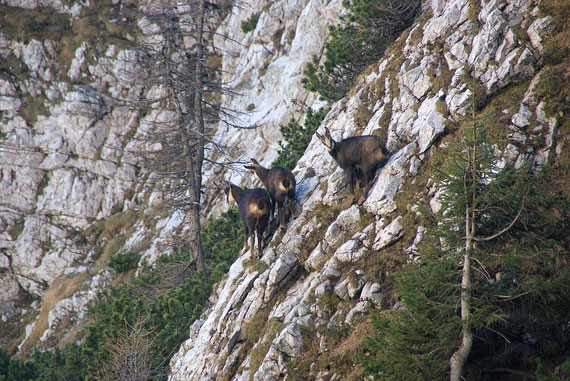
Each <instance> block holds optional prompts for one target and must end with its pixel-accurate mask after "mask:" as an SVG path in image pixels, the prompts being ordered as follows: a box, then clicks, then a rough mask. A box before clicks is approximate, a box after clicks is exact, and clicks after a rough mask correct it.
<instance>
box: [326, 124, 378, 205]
mask: <svg viewBox="0 0 570 381" xmlns="http://www.w3.org/2000/svg"><path fill="white" fill-rule="evenodd" d="M317 137H318V138H319V139H320V140H321V141H322V142H323V144H324V145H325V146H326V147H327V148H328V150H329V153H330V155H331V156H332V157H333V159H334V160H335V161H336V162H337V163H338V165H339V166H340V167H341V168H342V169H344V172H345V173H346V174H347V175H348V178H349V184H350V193H351V194H352V195H353V196H354V185H355V183H356V182H357V181H360V186H361V187H362V188H365V189H364V191H363V193H362V196H361V197H360V200H359V203H361V202H363V201H364V200H365V199H366V196H367V195H368V192H369V191H370V187H371V186H372V179H373V178H374V175H375V173H376V169H377V168H378V165H379V164H380V162H382V161H383V160H384V159H385V158H386V156H387V151H386V147H385V146H384V143H383V142H382V140H381V139H380V138H379V137H378V136H374V135H362V136H353V137H350V138H347V139H344V140H341V141H340V142H337V141H335V140H334V139H333V138H332V137H331V133H330V131H329V129H328V128H326V127H325V135H320V134H319V133H317Z"/></svg>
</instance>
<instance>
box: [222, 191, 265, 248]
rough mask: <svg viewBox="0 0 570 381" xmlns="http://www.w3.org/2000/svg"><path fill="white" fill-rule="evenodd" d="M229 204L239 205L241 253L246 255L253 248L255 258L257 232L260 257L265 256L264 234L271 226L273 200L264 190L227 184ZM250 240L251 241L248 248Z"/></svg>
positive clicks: (226, 192)
mask: <svg viewBox="0 0 570 381" xmlns="http://www.w3.org/2000/svg"><path fill="white" fill-rule="evenodd" d="M224 193H225V194H226V201H227V203H228V204H232V203H233V202H235V203H236V204H237V205H238V211H239V216H240V218H241V222H242V223H243V234H244V244H243V249H242V251H241V253H242V254H244V253H246V252H247V250H248V249H249V248H250V247H251V254H252V257H255V245H254V243H255V232H257V244H258V247H259V257H261V256H262V254H263V247H262V241H263V232H264V231H265V228H267V225H268V224H269V212H270V209H271V198H270V197H269V194H268V193H267V191H266V190H265V189H263V188H254V189H248V190H243V189H242V188H240V187H238V186H237V185H235V184H232V183H227V184H226V186H225V188H224ZM248 238H249V239H250V240H251V242H250V245H249V246H248V244H247V241H248Z"/></svg>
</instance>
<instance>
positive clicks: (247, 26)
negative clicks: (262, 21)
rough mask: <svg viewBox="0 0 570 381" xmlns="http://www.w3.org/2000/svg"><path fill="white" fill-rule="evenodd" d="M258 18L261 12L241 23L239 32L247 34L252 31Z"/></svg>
mask: <svg viewBox="0 0 570 381" xmlns="http://www.w3.org/2000/svg"><path fill="white" fill-rule="evenodd" d="M259 16H261V12H258V13H254V14H252V15H251V16H250V17H249V18H248V19H247V20H246V21H242V22H241V30H242V31H243V32H244V33H249V32H251V31H252V30H254V29H255V27H256V26H257V22H258V21H259Z"/></svg>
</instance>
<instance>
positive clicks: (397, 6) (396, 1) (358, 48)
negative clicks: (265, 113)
mask: <svg viewBox="0 0 570 381" xmlns="http://www.w3.org/2000/svg"><path fill="white" fill-rule="evenodd" d="M343 6H344V7H345V8H346V9H347V10H348V15H347V16H343V17H341V20H340V21H341V22H340V25H338V26H332V27H330V28H329V37H330V38H329V41H328V42H327V43H326V44H325V60H324V63H323V65H319V58H318V57H316V56H314V57H313V60H312V62H310V63H308V64H307V66H306V68H305V70H304V73H303V74H304V78H303V85H304V86H305V88H306V89H307V90H310V91H314V92H318V93H319V95H320V97H321V99H323V100H327V101H332V102H336V101H337V100H339V99H341V98H342V97H344V96H345V95H346V94H347V93H348V91H349V90H350V89H351V88H352V86H353V85H354V82H355V80H356V78H357V77H358V75H360V74H361V73H362V72H363V71H364V69H366V68H367V67H368V66H369V65H370V64H372V63H374V62H377V61H378V59H379V58H380V57H382V55H383V54H384V52H385V50H386V48H387V47H388V45H389V44H391V43H392V42H393V41H394V40H395V39H396V38H397V37H398V36H399V35H400V34H401V33H402V32H403V31H404V30H405V29H406V28H407V27H409V26H410V25H411V24H412V22H413V20H414V18H415V17H416V15H417V14H418V12H419V10H420V7H421V4H420V2H419V1H417V0H393V1H389V0H352V1H350V0H345V1H343Z"/></svg>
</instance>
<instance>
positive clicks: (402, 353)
mask: <svg viewBox="0 0 570 381" xmlns="http://www.w3.org/2000/svg"><path fill="white" fill-rule="evenodd" d="M458 285H459V271H458V266H457V263H454V262H452V261H451V259H450V258H445V257H441V256H434V257H429V258H424V260H423V261H422V263H421V264H418V263H416V264H410V265H409V266H406V267H405V268H404V269H403V270H402V271H401V272H400V273H399V274H398V275H397V279H396V290H397V292H398V295H399V297H400V298H401V301H402V302H403V304H404V305H405V306H406V307H405V309H399V310H390V311H381V312H376V313H373V314H372V317H371V321H372V325H373V326H374V328H375V329H376V335H375V336H373V337H369V338H367V340H366V342H365V348H364V350H363V353H362V354H361V355H360V356H359V358H358V361H359V362H361V363H362V365H363V366H364V369H365V371H366V372H367V373H369V374H370V375H373V376H374V377H375V378H377V379H382V380H402V381H403V380H410V381H413V380H418V381H419V380H438V379H442V378H443V375H444V374H445V372H446V371H447V358H448V355H449V353H450V351H451V346H452V344H453V343H455V341H456V340H457V332H458V330H459V327H460V319H459V317H458V316H457V314H456V304H457V299H458V297H459V288H458Z"/></svg>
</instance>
